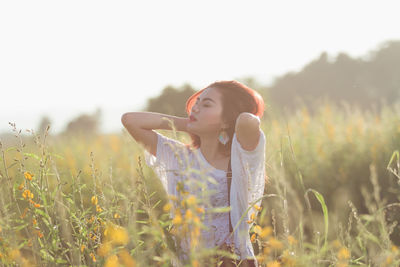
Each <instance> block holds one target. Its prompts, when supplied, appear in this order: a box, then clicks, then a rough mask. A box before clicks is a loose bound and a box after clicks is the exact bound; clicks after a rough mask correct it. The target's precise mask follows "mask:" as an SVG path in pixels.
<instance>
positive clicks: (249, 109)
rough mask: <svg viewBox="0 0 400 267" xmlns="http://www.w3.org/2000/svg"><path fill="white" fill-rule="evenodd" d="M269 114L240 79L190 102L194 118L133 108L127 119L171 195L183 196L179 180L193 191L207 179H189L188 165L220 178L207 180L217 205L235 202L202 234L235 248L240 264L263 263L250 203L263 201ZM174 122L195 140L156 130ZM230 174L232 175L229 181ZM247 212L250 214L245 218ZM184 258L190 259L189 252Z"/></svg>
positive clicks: (201, 93) (208, 90)
mask: <svg viewBox="0 0 400 267" xmlns="http://www.w3.org/2000/svg"><path fill="white" fill-rule="evenodd" d="M263 112H264V101H263V99H262V97H261V96H260V95H259V94H258V93H257V92H256V91H254V90H252V89H251V88H249V87H247V86H245V85H244V84H242V83H240V82H237V81H217V82H214V83H212V84H210V85H209V86H207V87H205V88H203V89H202V90H200V91H198V92H196V93H195V94H194V95H192V96H191V97H190V98H189V99H188V100H187V102H186V113H187V114H188V115H189V117H188V118H182V117H176V116H171V115H165V114H160V113H154V112H128V113H125V114H123V116H122V118H121V121H122V123H123V125H124V127H125V128H126V129H127V130H128V132H129V133H130V134H131V135H132V137H133V138H134V139H135V140H136V141H138V142H139V143H141V144H143V145H144V148H145V159H146V163H147V165H148V166H150V167H152V168H153V169H154V171H155V172H156V174H157V176H158V177H159V179H160V180H161V182H162V184H163V187H164V189H165V190H166V191H167V193H168V194H169V195H175V196H178V195H179V194H178V192H177V184H178V182H179V181H183V184H185V188H186V190H188V191H190V193H193V194H195V193H196V192H197V191H196V189H193V188H190V187H189V186H187V185H188V184H189V182H190V181H192V180H193V179H201V178H200V177H199V176H196V175H195V174H194V175H191V176H190V177H187V176H188V175H186V177H185V175H182V172H180V170H182V169H187V167H188V166H190V168H191V169H198V170H203V171H204V170H205V171H206V173H207V175H208V176H209V177H212V178H213V179H214V181H216V183H210V182H207V183H206V184H207V186H209V187H208V188H207V190H208V191H211V192H215V193H214V194H211V195H210V196H209V197H210V200H211V203H212V205H213V206H214V207H227V206H231V211H230V212H229V213H227V212H224V213H221V214H214V215H213V216H211V217H208V218H211V221H208V222H205V225H206V226H207V228H208V230H209V231H204V232H202V235H201V236H202V240H203V241H204V242H205V245H206V246H207V247H218V248H223V249H227V248H229V247H230V248H232V249H231V251H232V252H234V253H235V254H236V255H238V256H239V258H240V260H242V261H240V262H241V263H242V262H243V263H246V264H247V265H245V264H241V265H240V266H258V263H257V261H256V260H255V256H254V251H253V246H252V244H251V241H250V237H249V229H250V227H251V223H249V220H250V217H251V214H252V213H255V215H257V210H256V209H255V208H254V207H253V206H251V205H250V204H251V203H252V204H254V202H256V204H257V205H258V206H260V205H261V199H260V198H261V196H262V195H263V192H264V185H265V179H264V177H265V164H264V160H265V135H264V132H263V131H262V130H261V128H260V118H261V117H262V115H263ZM165 118H166V119H167V120H166V119H165ZM168 120H170V121H171V122H172V123H173V125H174V128H175V130H176V131H183V132H187V133H188V134H189V135H190V137H191V139H192V143H191V144H183V143H181V142H179V141H178V140H175V139H172V138H168V137H166V136H163V135H161V134H160V133H158V132H155V131H153V129H167V130H171V129H172V127H171V124H170V122H168ZM182 159H185V160H186V161H185V160H182ZM230 166H231V169H232V171H231V172H229V167H230ZM228 172H229V173H231V176H232V177H231V179H227V178H228V177H227V173H228ZM186 173H187V172H186ZM207 190H206V191H207ZM228 195H229V197H228ZM250 206H251V208H250V209H249V211H248V212H247V214H246V210H247V209H248V208H249V207H250ZM242 214H246V215H247V217H246V216H245V217H244V218H241V217H242ZM171 215H173V213H171ZM250 221H251V220H250ZM232 229H234V231H232ZM175 241H176V240H175ZM188 244H189V243H188V242H186V243H185V242H182V243H181V244H180V245H181V247H182V249H183V251H186V252H187V251H188V246H189V245H188ZM181 259H183V260H185V259H187V255H185V254H184V255H182V258H181ZM246 260H247V261H246ZM223 261H224V264H225V265H224V266H235V265H229V264H228V263H229V262H228V259H227V258H223ZM235 263H236V264H237V263H239V260H236V262H235Z"/></svg>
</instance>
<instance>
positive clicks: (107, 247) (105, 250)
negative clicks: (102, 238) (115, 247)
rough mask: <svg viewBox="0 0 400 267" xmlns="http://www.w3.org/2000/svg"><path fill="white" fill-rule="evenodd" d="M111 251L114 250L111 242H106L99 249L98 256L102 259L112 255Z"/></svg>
mask: <svg viewBox="0 0 400 267" xmlns="http://www.w3.org/2000/svg"><path fill="white" fill-rule="evenodd" d="M111 249H112V246H111V242H104V243H102V244H101V245H100V247H99V248H98V249H97V254H98V255H99V256H100V257H105V256H107V255H108V254H109V253H110V251H111Z"/></svg>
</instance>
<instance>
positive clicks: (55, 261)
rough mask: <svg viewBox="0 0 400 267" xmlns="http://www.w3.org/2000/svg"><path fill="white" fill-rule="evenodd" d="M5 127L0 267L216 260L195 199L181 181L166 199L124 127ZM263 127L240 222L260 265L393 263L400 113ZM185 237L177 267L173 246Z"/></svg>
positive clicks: (324, 114) (332, 113)
mask: <svg viewBox="0 0 400 267" xmlns="http://www.w3.org/2000/svg"><path fill="white" fill-rule="evenodd" d="M266 112H267V113H268V110H267V111H266ZM10 126H11V127H10V128H11V129H10V131H12V132H13V134H14V141H9V142H7V143H5V142H4V141H2V140H0V141H1V143H0V182H1V187H0V263H1V264H2V265H4V266H108V267H110V266H171V261H174V262H176V263H177V264H178V265H180V266H207V264H208V263H206V262H208V260H209V259H210V256H211V255H216V254H218V255H225V254H226V252H223V251H217V250H211V249H206V248H204V247H203V246H202V242H201V230H202V229H203V224H202V219H203V218H204V213H205V209H204V203H203V201H201V200H200V199H198V198H196V197H195V196H194V195H193V194H191V193H190V192H187V191H185V190H184V187H183V186H179V185H178V187H179V188H178V190H179V192H180V194H181V196H182V197H181V198H176V197H172V196H167V195H166V194H165V192H164V191H163V189H162V186H161V183H160V182H159V181H158V179H157V177H156V176H155V174H154V173H153V171H152V170H151V168H149V167H148V166H147V165H146V164H145V163H144V160H143V159H144V157H143V147H142V146H141V145H138V144H137V143H136V142H135V141H134V139H133V138H132V137H131V136H130V135H129V134H128V133H127V132H126V131H125V130H123V131H122V132H121V133H120V134H109V135H106V134H104V135H99V136H93V137H92V138H87V139H85V138H78V137H77V138H74V137H69V138H63V137H60V136H52V135H50V134H48V132H46V133H43V134H38V133H35V132H33V131H32V130H27V129H24V130H20V129H18V128H17V126H16V125H15V124H13V123H10ZM261 126H262V128H263V131H264V133H265V134H266V162H265V164H266V175H267V182H266V188H265V195H264V197H263V201H262V205H261V206H254V207H255V208H256V209H257V210H258V211H259V213H258V214H257V216H254V214H253V215H252V216H250V218H244V219H245V220H246V221H247V223H249V224H251V231H250V233H249V234H250V237H251V241H252V242H253V247H254V251H255V254H256V257H257V260H258V262H259V263H260V265H261V266H267V267H278V266H327V267H328V266H341V267H344V266H399V265H400V250H399V248H398V246H399V245H400V231H399V226H398V223H397V221H399V220H400V216H399V214H400V173H399V170H400V155H399V151H400V106H399V105H394V106H392V107H389V106H387V107H385V108H384V109H382V111H380V112H379V113H372V112H361V111H360V110H358V109H355V108H349V107H347V108H340V109H339V108H338V107H336V106H332V105H328V104H326V105H323V106H321V107H320V108H319V109H318V110H317V112H315V113H313V114H311V112H310V111H309V110H307V109H306V108H303V109H300V110H298V111H297V112H296V113H295V114H292V115H291V116H289V117H287V119H285V117H284V116H282V117H274V116H273V115H269V116H266V117H265V119H264V120H263V121H262V124H261ZM19 127H22V128H23V125H19ZM121 128H122V126H121ZM48 130H49V128H48ZM22 132H24V134H22ZM160 132H161V133H162V134H164V135H168V136H172V134H176V136H177V138H179V139H180V140H181V141H182V142H189V136H188V135H185V133H181V132H178V133H176V132H171V131H164V130H160ZM169 200H170V201H169ZM171 203H172V204H171ZM220 211H221V210H220ZM222 211H223V212H224V211H225V212H226V211H227V210H222ZM170 213H172V214H174V216H173V217H171V216H170ZM183 235H189V236H190V240H191V252H190V259H189V260H188V261H187V262H181V261H180V260H179V257H178V255H179V247H175V244H174V241H173V238H177V239H179V238H180V237H181V236H183ZM224 253H225V254H224Z"/></svg>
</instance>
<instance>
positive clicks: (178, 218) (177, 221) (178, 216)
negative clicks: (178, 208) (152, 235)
mask: <svg viewBox="0 0 400 267" xmlns="http://www.w3.org/2000/svg"><path fill="white" fill-rule="evenodd" d="M172 223H173V224H176V225H178V224H181V223H182V216H181V214H180V213H176V214H175V217H174V219H173V220H172Z"/></svg>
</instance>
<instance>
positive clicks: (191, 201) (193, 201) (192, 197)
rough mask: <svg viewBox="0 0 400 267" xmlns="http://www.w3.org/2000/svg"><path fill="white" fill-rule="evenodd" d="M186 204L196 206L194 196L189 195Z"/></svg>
mask: <svg viewBox="0 0 400 267" xmlns="http://www.w3.org/2000/svg"><path fill="white" fill-rule="evenodd" d="M186 203H187V204H188V205H189V206H190V205H194V204H196V197H195V196H194V195H190V196H189V197H188V198H187V199H186Z"/></svg>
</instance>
